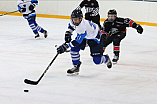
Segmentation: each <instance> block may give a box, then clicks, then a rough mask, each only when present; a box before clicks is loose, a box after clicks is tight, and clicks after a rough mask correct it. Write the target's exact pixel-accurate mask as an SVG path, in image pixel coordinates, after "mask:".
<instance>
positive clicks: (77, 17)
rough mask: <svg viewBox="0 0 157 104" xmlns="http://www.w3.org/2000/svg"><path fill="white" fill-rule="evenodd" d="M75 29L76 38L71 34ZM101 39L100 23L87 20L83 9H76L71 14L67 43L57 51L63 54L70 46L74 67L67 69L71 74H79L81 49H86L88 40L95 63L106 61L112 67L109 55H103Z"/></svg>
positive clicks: (66, 37)
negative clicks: (73, 38) (72, 37)
mask: <svg viewBox="0 0 157 104" xmlns="http://www.w3.org/2000/svg"><path fill="white" fill-rule="evenodd" d="M74 30H75V31H76V33H77V36H76V38H75V40H72V39H71V35H72V32H73V31H74ZM71 40H72V41H71ZM87 40H88V41H87ZM100 40H101V32H100V30H99V27H98V25H97V24H95V23H92V22H90V21H88V20H85V19H84V18H83V14H82V11H81V10H76V9H75V10H74V11H73V12H72V14H71V22H70V23H69V26H68V31H66V33H65V43H63V44H62V45H61V46H59V48H57V52H58V53H59V54H61V53H64V52H65V51H66V50H67V49H68V48H69V47H70V54H71V58H72V63H73V65H74V67H73V68H71V69H69V70H68V71H67V73H68V74H69V75H78V73H79V68H80V65H81V61H80V54H79V51H80V50H81V49H82V50H84V49H85V46H86V42H87V44H88V45H89V47H90V53H91V56H92V57H93V61H94V63H95V64H97V65H98V64H103V63H106V64H107V67H108V68H111V67H112V63H111V61H110V58H109V56H108V55H103V44H102V41H100Z"/></svg>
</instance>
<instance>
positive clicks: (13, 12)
mask: <svg viewBox="0 0 157 104" xmlns="http://www.w3.org/2000/svg"><path fill="white" fill-rule="evenodd" d="M18 11H19V10H16V11H13V12H8V13H5V14H2V15H0V16H4V15H7V14H12V13H15V12H18Z"/></svg>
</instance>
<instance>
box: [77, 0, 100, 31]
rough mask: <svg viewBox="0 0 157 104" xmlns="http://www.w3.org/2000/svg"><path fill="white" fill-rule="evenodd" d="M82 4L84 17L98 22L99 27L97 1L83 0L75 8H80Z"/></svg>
mask: <svg viewBox="0 0 157 104" xmlns="http://www.w3.org/2000/svg"><path fill="white" fill-rule="evenodd" d="M84 6H85V9H86V13H85V19H86V20H89V21H92V22H94V23H96V24H98V26H99V28H100V29H101V28H102V27H101V25H100V15H99V4H98V2H97V1H96V0H83V1H82V2H81V3H80V5H79V6H78V7H77V8H76V9H77V10H81V8H83V7H84Z"/></svg>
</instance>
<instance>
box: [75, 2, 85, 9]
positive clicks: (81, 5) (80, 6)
mask: <svg viewBox="0 0 157 104" xmlns="http://www.w3.org/2000/svg"><path fill="white" fill-rule="evenodd" d="M84 4H85V1H84V0H83V1H82V2H81V3H80V5H79V6H78V7H77V8H76V9H78V10H81V8H83V7H84Z"/></svg>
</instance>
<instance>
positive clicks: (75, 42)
mask: <svg viewBox="0 0 157 104" xmlns="http://www.w3.org/2000/svg"><path fill="white" fill-rule="evenodd" d="M86 35H87V32H86V31H85V33H81V34H77V36H76V38H75V40H73V41H72V42H70V43H69V47H77V46H79V45H80V44H81V43H82V41H83V39H84V37H85V36H86Z"/></svg>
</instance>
